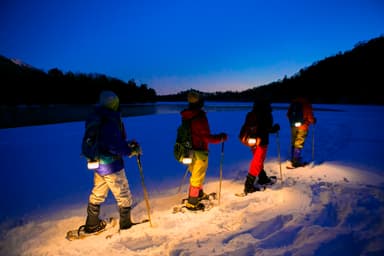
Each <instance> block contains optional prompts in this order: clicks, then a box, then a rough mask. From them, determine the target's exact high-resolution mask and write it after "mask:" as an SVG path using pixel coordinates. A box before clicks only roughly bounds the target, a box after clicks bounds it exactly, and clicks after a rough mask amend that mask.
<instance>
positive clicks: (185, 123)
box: [173, 119, 193, 164]
mask: <svg viewBox="0 0 384 256" xmlns="http://www.w3.org/2000/svg"><path fill="white" fill-rule="evenodd" d="M191 123H192V119H182V121H181V124H180V125H179V127H178V128H177V135H176V142H175V144H174V146H173V155H174V157H175V159H176V160H177V161H178V162H180V163H183V164H189V163H190V162H185V161H186V159H187V158H189V159H192V154H193V150H192V131H191Z"/></svg>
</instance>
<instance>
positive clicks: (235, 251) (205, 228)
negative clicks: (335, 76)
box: [0, 104, 384, 256]
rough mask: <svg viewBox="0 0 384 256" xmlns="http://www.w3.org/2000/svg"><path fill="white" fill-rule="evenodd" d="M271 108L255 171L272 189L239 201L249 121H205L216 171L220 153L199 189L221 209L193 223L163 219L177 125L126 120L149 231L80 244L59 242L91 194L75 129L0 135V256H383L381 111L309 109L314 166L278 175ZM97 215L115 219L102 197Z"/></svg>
mask: <svg viewBox="0 0 384 256" xmlns="http://www.w3.org/2000/svg"><path fill="white" fill-rule="evenodd" d="M273 106H274V111H273V115H274V119H275V122H277V123H279V124H280V125H281V131H280V133H279V135H278V136H276V135H273V134H272V135H271V140H270V147H269V152H268V156H267V160H266V163H265V169H266V171H267V173H268V174H269V175H276V176H278V177H279V178H280V180H279V181H278V183H277V184H276V185H275V186H274V187H272V188H270V189H267V190H266V191H263V192H256V193H253V194H250V195H249V196H247V197H244V198H239V197H236V196H235V195H234V194H235V193H236V192H240V191H242V190H243V184H244V180H245V176H246V174H247V170H248V165H249V162H250V160H251V153H250V151H249V150H248V149H247V148H246V147H245V146H243V145H242V144H241V143H240V142H239V141H238V139H237V134H238V131H239V129H240V126H241V124H242V122H243V121H244V118H245V114H246V112H247V110H237V111H217V112H213V111H211V112H208V118H209V121H210V127H211V131H212V132H213V133H218V132H222V131H225V132H227V133H228V134H229V140H228V141H227V142H225V145H224V158H223V161H222V162H221V160H220V159H221V153H222V152H221V148H222V147H221V144H217V145H214V144H211V145H210V158H209V168H208V173H207V175H208V176H207V179H206V183H205V187H204V189H205V191H206V192H217V193H220V204H219V202H218V201H216V202H215V207H213V208H212V209H211V210H209V211H206V212H201V213H194V212H186V213H176V214H173V213H172V209H173V206H174V205H175V204H177V203H179V201H180V200H181V199H182V198H183V197H185V196H186V195H187V189H188V180H187V179H186V180H185V181H184V182H183V177H184V174H185V166H183V165H181V164H179V163H177V162H176V161H175V160H174V159H173V153H172V150H173V142H174V140H175V136H176V128H177V125H178V124H179V122H180V117H179V115H178V114H177V113H168V114H157V115H148V116H137V117H130V118H125V119H124V122H125V125H126V128H127V132H128V137H130V138H135V139H137V140H138V141H139V142H140V143H141V145H142V148H143V155H142V157H141V162H142V167H143V168H142V170H143V174H144V181H145V186H144V188H145V189H146V190H147V191H148V195H149V208H150V213H149V214H148V211H147V205H146V203H145V200H144V196H143V195H144V192H143V186H142V183H141V176H140V171H139V168H138V165H137V162H136V159H135V158H126V173H127V176H128V179H129V183H130V187H131V190H132V193H133V196H134V198H135V203H134V208H133V210H132V218H133V220H134V221H139V220H142V219H145V218H148V217H150V219H151V222H150V223H144V224H140V225H137V226H134V227H132V228H131V229H129V230H124V231H122V232H120V233H118V232H117V227H116V228H115V229H113V230H111V231H109V232H105V233H102V234H100V235H99V236H94V237H91V238H88V239H86V240H78V241H68V240H66V239H65V234H66V231H67V230H69V229H73V228H76V227H78V226H80V225H82V224H84V221H85V217H86V205H87V200H88V195H89V192H90V190H91V188H92V172H91V171H89V170H87V169H86V166H85V160H84V159H83V158H81V157H79V150H80V148H79V147H80V140H81V136H82V133H83V123H82V122H73V123H66V124H56V125H43V126H35V127H23V128H14V129H3V130H0V151H1V163H2V171H1V173H2V175H1V180H2V182H1V184H2V185H1V186H0V194H1V197H0V207H1V210H0V225H1V227H2V232H1V237H0V255H8V256H12V255H36V256H40V255H55V256H58V255H88V254H89V255H109V256H115V255H146V256H147V255H236V256H242V255H383V254H384V232H383V231H384V221H383V218H384V205H383V202H384V197H383V194H384V183H383V181H384V177H383V171H384V170H383V168H384V154H383V153H384V150H383V144H384V133H383V129H382V128H383V127H384V121H383V117H384V107H380V106H344V105H314V108H315V116H316V117H317V120H318V123H317V124H316V125H315V126H314V127H311V130H310V133H309V137H308V140H307V142H306V148H305V152H304V156H305V158H306V159H307V160H312V157H314V164H313V165H310V166H308V167H304V168H298V169H294V170H287V169H286V168H285V164H286V163H287V157H288V155H289V136H290V135H289V127H288V122H287V119H286V117H285V112H286V109H285V107H286V105H285V104H274V105H273ZM279 156H280V157H279ZM220 163H222V169H221V170H222V173H223V180H222V183H221V186H220V182H219V181H220V180H219V177H220V166H221V165H220ZM280 167H281V168H280ZM188 177H189V176H188ZM281 178H282V179H281ZM220 187H221V190H220V189H219V188H220ZM180 188H181V190H180V191H179V189H180ZM101 209H102V210H101V215H102V216H104V217H108V216H114V217H118V211H117V207H116V204H115V202H114V199H113V197H112V194H109V198H108V200H107V202H106V203H105V204H103V205H102V208H101Z"/></svg>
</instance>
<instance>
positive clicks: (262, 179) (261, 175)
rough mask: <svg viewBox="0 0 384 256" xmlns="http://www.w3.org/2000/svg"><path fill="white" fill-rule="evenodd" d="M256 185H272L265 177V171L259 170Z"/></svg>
mask: <svg viewBox="0 0 384 256" xmlns="http://www.w3.org/2000/svg"><path fill="white" fill-rule="evenodd" d="M257 178H258V179H257V183H259V184H260V185H268V184H272V180H271V179H270V178H269V177H268V176H267V173H266V172H265V170H264V169H263V170H261V172H260V173H259V176H257Z"/></svg>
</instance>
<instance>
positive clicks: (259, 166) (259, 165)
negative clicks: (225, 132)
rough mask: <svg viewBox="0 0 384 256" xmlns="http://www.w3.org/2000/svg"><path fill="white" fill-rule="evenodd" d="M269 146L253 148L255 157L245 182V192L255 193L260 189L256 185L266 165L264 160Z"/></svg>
mask: <svg viewBox="0 0 384 256" xmlns="http://www.w3.org/2000/svg"><path fill="white" fill-rule="evenodd" d="M267 149H268V147H267V146H257V147H256V148H255V149H254V150H253V158H252V160H251V164H250V166H249V171H248V174H247V177H246V180H245V183H244V193H245V194H247V193H253V192H255V191H259V189H258V188H256V187H255V186H254V182H255V179H256V177H257V176H258V175H259V174H260V172H261V171H262V170H263V167H264V160H265V157H266V155H267Z"/></svg>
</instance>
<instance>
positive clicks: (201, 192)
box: [198, 189, 209, 201]
mask: <svg viewBox="0 0 384 256" xmlns="http://www.w3.org/2000/svg"><path fill="white" fill-rule="evenodd" d="M208 198H209V195H208V194H206V193H204V191H203V190H202V189H200V191H199V197H198V200H199V201H201V200H205V199H208Z"/></svg>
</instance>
